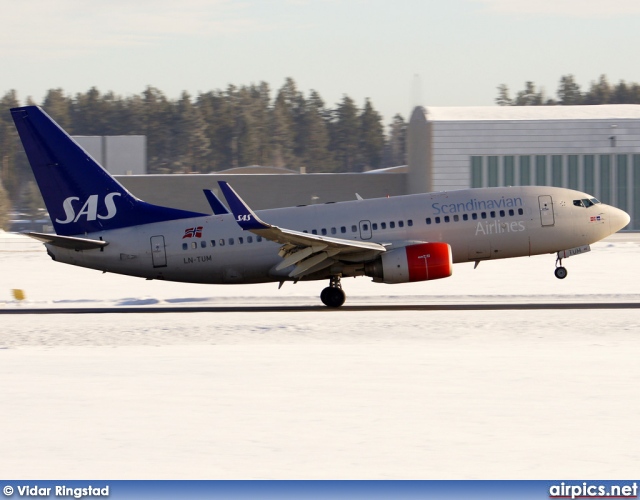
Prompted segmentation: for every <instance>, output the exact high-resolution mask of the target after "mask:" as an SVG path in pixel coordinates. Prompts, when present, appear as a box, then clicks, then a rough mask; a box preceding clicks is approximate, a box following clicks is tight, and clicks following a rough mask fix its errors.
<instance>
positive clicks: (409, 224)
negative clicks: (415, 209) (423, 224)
mask: <svg viewBox="0 0 640 500" xmlns="http://www.w3.org/2000/svg"><path fill="white" fill-rule="evenodd" d="M407 226H409V227H411V226H413V219H409V220H408V221H407Z"/></svg>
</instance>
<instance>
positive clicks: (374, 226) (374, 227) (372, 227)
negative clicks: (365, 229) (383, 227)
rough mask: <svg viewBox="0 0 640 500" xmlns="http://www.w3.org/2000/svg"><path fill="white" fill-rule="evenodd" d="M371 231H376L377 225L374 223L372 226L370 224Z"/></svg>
mask: <svg viewBox="0 0 640 500" xmlns="http://www.w3.org/2000/svg"><path fill="white" fill-rule="evenodd" d="M371 229H373V230H374V231H377V230H378V223H377V222H374V223H373V224H371Z"/></svg>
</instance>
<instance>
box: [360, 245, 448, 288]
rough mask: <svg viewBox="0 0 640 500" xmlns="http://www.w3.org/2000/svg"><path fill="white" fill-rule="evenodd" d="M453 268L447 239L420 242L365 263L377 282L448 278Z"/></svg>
mask: <svg viewBox="0 0 640 500" xmlns="http://www.w3.org/2000/svg"><path fill="white" fill-rule="evenodd" d="M452 272H453V261H452V259H451V247H450V246H449V245H448V244H447V243H420V244H417V245H410V246H408V247H404V248H396V249H395V250H390V251H388V252H384V253H383V254H381V255H380V257H378V258H377V259H376V260H374V261H373V262H369V263H367V264H365V268H364V274H365V275H366V276H371V277H372V278H373V281H375V282H377V283H408V282H410V281H426V280H437V279H440V278H448V277H449V276H451V273H452Z"/></svg>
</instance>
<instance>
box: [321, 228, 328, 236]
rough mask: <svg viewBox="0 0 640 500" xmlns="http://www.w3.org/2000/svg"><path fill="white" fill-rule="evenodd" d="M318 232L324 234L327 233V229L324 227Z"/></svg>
mask: <svg viewBox="0 0 640 500" xmlns="http://www.w3.org/2000/svg"><path fill="white" fill-rule="evenodd" d="M320 232H321V233H322V236H326V235H327V229H326V228H324V227H323V228H322V229H321V230H320Z"/></svg>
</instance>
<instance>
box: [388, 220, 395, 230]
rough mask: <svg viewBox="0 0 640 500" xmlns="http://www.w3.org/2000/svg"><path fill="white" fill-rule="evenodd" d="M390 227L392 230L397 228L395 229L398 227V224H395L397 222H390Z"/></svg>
mask: <svg viewBox="0 0 640 500" xmlns="http://www.w3.org/2000/svg"><path fill="white" fill-rule="evenodd" d="M389 227H390V228H391V229H393V228H395V227H396V223H395V222H393V221H391V222H389Z"/></svg>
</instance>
